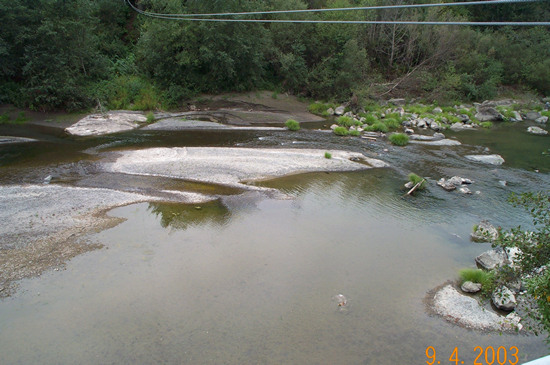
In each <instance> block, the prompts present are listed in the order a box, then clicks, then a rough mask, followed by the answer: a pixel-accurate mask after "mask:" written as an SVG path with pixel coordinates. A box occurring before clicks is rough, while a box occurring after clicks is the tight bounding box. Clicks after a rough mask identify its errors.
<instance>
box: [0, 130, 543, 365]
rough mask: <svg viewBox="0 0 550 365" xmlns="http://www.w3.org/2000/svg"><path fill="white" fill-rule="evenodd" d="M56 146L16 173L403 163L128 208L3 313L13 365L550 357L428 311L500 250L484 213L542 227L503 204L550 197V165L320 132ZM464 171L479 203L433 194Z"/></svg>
mask: <svg viewBox="0 0 550 365" xmlns="http://www.w3.org/2000/svg"><path fill="white" fill-rule="evenodd" d="M468 136H469V135H458V138H459V139H461V138H462V139H463V142H465V140H468V138H469V137H468ZM209 137H210V139H209ZM259 137H262V138H259ZM472 138H473V137H472ZM475 138H478V137H475ZM51 139H52V140H51V141H49V142H41V143H50V145H44V144H42V145H41V144H37V145H34V146H28V147H27V146H25V147H20V148H17V147H10V148H13V150H12V151H13V153H14V154H15V155H16V157H14V158H6V160H4V165H3V171H4V172H6V174H5V175H4V176H3V177H2V179H4V180H5V181H13V180H16V178H17V179H20V178H21V179H23V180H25V179H27V180H28V181H30V182H33V181H34V180H36V181H40V179H41V178H43V175H44V174H45V173H48V172H50V171H54V172H56V173H59V175H60V176H62V177H63V178H65V179H66V180H65V181H66V182H65V183H70V184H76V185H82V186H100V185H101V184H104V185H105V186H113V187H117V188H124V189H128V188H132V187H133V188H136V187H138V188H144V189H149V188H151V186H153V185H154V184H157V185H158V186H172V188H178V186H179V187H181V188H183V189H185V188H187V187H189V185H188V183H185V182H183V183H181V185H178V184H177V183H175V182H173V181H159V180H157V181H155V182H154V183H152V182H151V181H142V180H140V179H139V178H133V180H129V181H127V178H126V177H124V178H120V177H119V178H117V177H116V176H107V175H105V174H103V173H101V171H97V166H95V165H94V161H95V159H97V155H93V154H91V155H90V154H89V153H88V154H85V153H82V152H81V151H83V150H85V149H88V150H89V149H94V148H95V149H96V150H98V151H103V150H107V151H116V150H117V149H121V148H122V149H124V148H135V147H138V146H139V147H146V146H157V145H168V146H170V145H174V146H182V145H202V144H207V145H237V144H239V145H243V146H250V147H257V146H279V145H284V146H288V145H294V146H304V147H320V148H326V149H329V148H338V147H341V148H344V147H345V148H347V149H351V150H356V151H362V152H364V153H366V154H368V155H369V156H377V157H380V158H382V159H384V160H386V161H388V162H390V163H391V164H392V166H393V168H392V169H381V170H370V171H363V172H357V173H345V174H341V173H330V174H307V175H299V176H290V177H286V178H283V179H278V180H276V181H272V182H266V183H262V185H263V186H268V187H275V188H278V189H281V190H282V191H284V192H286V193H288V194H289V195H292V196H293V197H295V199H293V200H287V201H277V200H270V199H267V198H261V197H258V196H257V195H254V194H252V195H251V196H247V197H246V198H236V197H235V196H234V195H228V196H225V197H224V198H222V200H221V201H217V202H213V203H209V204H201V205H200V209H196V206H185V205H177V204H158V203H155V204H147V203H144V204H137V205H131V206H127V207H122V208H117V209H114V210H113V211H112V212H111V213H110V214H112V215H115V216H119V217H124V218H126V219H127V220H126V221H125V222H124V223H122V224H121V225H119V226H117V227H115V228H113V229H110V230H107V231H104V232H102V233H99V234H96V235H93V236H91V239H92V240H93V241H94V242H101V243H103V244H105V246H106V247H105V249H103V250H99V251H95V252H91V253H88V254H85V255H82V256H79V257H77V258H75V259H73V260H71V261H70V262H69V263H68V265H67V269H66V270H63V271H58V272H55V271H52V272H49V273H46V274H45V275H42V277H40V278H37V279H32V280H25V281H23V282H22V285H21V291H20V292H19V293H18V294H17V295H16V296H14V297H12V298H8V299H6V300H4V301H2V302H1V303H0V364H18V363H20V364H32V363H40V364H59V363H75V364H89V363H97V364H109V363H114V364H120V363H169V364H172V363H173V364H181V363H185V364H195V363H200V364H220V363H227V364H242V363H244V364H248V363H268V364H281V363H298V364H301V363H305V364H332V363H344V364H424V363H425V361H426V360H427V358H426V355H425V351H426V348H427V347H428V346H433V347H434V348H435V349H436V350H437V353H438V354H439V355H438V360H441V363H445V361H447V360H448V358H449V356H450V354H451V352H452V350H453V349H454V347H458V351H459V357H460V359H461V360H464V361H465V363H466V364H473V361H474V359H475V357H476V353H475V352H474V347H476V346H482V347H484V348H485V347H487V346H493V347H495V348H497V347H498V346H505V347H507V348H510V347H511V346H517V347H518V348H519V353H520V360H522V361H523V360H527V359H532V358H535V357H538V356H542V355H544V354H547V353H548V350H547V347H546V346H545V345H544V343H543V338H537V337H533V336H523V335H521V336H515V335H498V334H489V333H480V332H475V331H469V330H466V329H462V328H460V327H457V326H455V325H453V324H450V323H447V322H445V321H443V320H442V319H441V318H438V317H433V316H430V315H429V314H428V313H427V311H426V308H425V305H424V302H423V301H424V298H425V297H426V293H427V292H428V291H429V290H431V289H433V288H434V287H436V286H438V285H440V284H442V283H444V282H445V281H447V280H454V279H455V278H456V277H457V272H458V270H459V269H461V268H463V267H473V258H474V257H475V256H476V255H477V254H479V253H481V252H483V251H484V250H486V249H487V248H488V245H485V244H474V243H470V242H469V240H468V235H469V232H470V231H471V227H472V225H473V224H475V223H477V222H478V221H479V219H482V218H488V219H490V220H491V221H492V222H494V223H495V224H499V225H503V226H505V227H509V226H511V225H516V224H519V223H522V224H525V223H528V220H527V217H526V216H525V214H523V213H522V212H521V211H519V210H517V209H514V208H512V207H511V206H509V205H508V204H507V203H506V202H505V199H506V197H507V195H508V194H509V192H510V191H526V190H533V189H537V188H544V187H546V188H548V186H549V179H548V175H545V174H544V173H540V174H536V173H533V172H530V171H529V170H528V169H520V168H518V166H517V165H512V167H508V166H507V165H505V166H503V167H497V168H495V167H492V166H484V165H480V164H472V163H471V162H468V161H465V160H464V159H463V158H462V156H463V155H464V154H469V153H472V151H474V152H475V151H477V150H480V151H482V147H476V146H475V145H474V144H473V143H470V142H465V143H466V145H465V146H460V147H458V148H426V147H421V146H408V147H406V148H404V149H403V148H396V147H391V146H387V145H385V144H382V143H380V144H375V145H372V144H367V143H365V142H364V141H361V140H358V139H351V138H350V139H341V138H335V137H332V136H331V135H323V134H319V133H317V134H315V135H312V134H307V133H296V134H291V133H287V134H283V133H267V134H258V133H223V132H222V133H213V134H209V133H196V132H193V133H172V134H162V133H160V134H144V133H140V132H136V133H128V134H122V135H118V136H116V137H113V136H111V137H104V138H98V139H82V140H72V139H66V138H60V137H51ZM207 141H208V143H207ZM296 142H300V143H296ZM41 146H42V147H41ZM66 146H70V147H66ZM98 147H99V148H98ZM385 148H388V149H389V151H388V152H385V151H384V149H385ZM493 148H494V149H496V148H497V147H492V148H491V149H493ZM27 149H30V150H31V151H33V152H32V153H31V152H28V150H27ZM63 151H65V154H63ZM67 151H68V152H67ZM495 152H497V151H496V150H495ZM497 153H498V152H497ZM82 156H86V157H85V158H86V160H85V161H82V160H81V158H83V157H82ZM505 158H506V157H505ZM73 161H78V162H77V163H76V167H75V165H73V164H74V162H73ZM543 161H544V160H543ZM78 166H80V167H78ZM411 171H414V172H416V173H418V174H420V175H422V176H427V177H430V179H429V183H430V184H429V188H428V190H427V191H425V192H423V193H422V194H421V195H420V196H418V197H416V198H406V199H405V198H402V194H403V192H402V191H401V190H400V186H401V185H402V183H403V182H404V176H405V175H406V174H407V173H408V172H411ZM455 174H458V175H461V176H464V177H469V178H472V179H474V180H475V184H474V185H472V186H471V187H470V188H471V189H472V190H474V191H475V190H480V191H481V194H480V195H474V196H462V195H459V194H455V193H447V192H445V191H443V190H442V189H440V188H439V187H437V186H435V181H436V180H437V179H439V178H440V177H442V176H443V177H450V176H453V175H455ZM122 180H124V183H123V182H122ZM145 180H147V179H145ZM499 180H507V181H508V182H509V185H508V186H507V187H502V186H500V185H499V183H498V181H499ZM186 184H187V185H186ZM211 188H212V187H209V188H208V189H211ZM192 189H194V190H196V191H202V190H201V189H206V188H204V187H200V186H193V187H192ZM228 194H234V192H228ZM339 293H342V294H344V295H346V296H347V297H348V298H349V302H350V307H349V310H348V311H339V310H338V306H337V304H336V302H335V301H333V300H332V298H333V296H335V295H337V294H339ZM520 363H521V361H520Z"/></svg>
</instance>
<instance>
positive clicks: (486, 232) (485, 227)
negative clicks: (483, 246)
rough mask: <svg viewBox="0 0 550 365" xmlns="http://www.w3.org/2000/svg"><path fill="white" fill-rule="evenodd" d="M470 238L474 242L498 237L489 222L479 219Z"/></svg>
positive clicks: (496, 231) (492, 239) (490, 240)
mask: <svg viewBox="0 0 550 365" xmlns="http://www.w3.org/2000/svg"><path fill="white" fill-rule="evenodd" d="M470 238H471V239H472V241H474V242H487V241H489V242H493V241H494V240H496V239H497V238H498V230H497V229H496V227H495V226H493V225H492V224H491V223H489V222H487V221H481V222H479V224H477V225H476V226H475V229H474V231H473V232H472V234H471V235H470Z"/></svg>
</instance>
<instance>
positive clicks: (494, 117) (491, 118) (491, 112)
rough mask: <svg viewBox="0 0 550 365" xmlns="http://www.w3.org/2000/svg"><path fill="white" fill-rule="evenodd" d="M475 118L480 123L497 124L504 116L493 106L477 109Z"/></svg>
mask: <svg viewBox="0 0 550 365" xmlns="http://www.w3.org/2000/svg"><path fill="white" fill-rule="evenodd" d="M475 117H476V118H477V119H478V120H479V121H480V122H496V121H499V120H502V114H500V113H499V112H498V110H496V109H495V108H493V107H491V106H485V105H480V106H478V108H477V113H476V115H475Z"/></svg>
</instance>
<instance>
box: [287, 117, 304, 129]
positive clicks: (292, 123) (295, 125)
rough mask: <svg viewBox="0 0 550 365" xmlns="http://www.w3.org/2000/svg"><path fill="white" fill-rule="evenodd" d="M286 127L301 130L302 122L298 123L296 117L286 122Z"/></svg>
mask: <svg viewBox="0 0 550 365" xmlns="http://www.w3.org/2000/svg"><path fill="white" fill-rule="evenodd" d="M285 127H287V128H288V130H291V131H298V130H300V123H298V122H297V121H295V120H294V119H289V120H287V121H286V122H285Z"/></svg>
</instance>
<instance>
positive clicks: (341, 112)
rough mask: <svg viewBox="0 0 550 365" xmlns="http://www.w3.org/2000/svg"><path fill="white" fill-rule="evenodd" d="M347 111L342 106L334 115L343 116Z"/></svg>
mask: <svg viewBox="0 0 550 365" xmlns="http://www.w3.org/2000/svg"><path fill="white" fill-rule="evenodd" d="M345 111H346V108H345V107H344V106H343V105H340V106H339V107H337V108H336V109H335V110H334V115H343V114H344V112H345Z"/></svg>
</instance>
